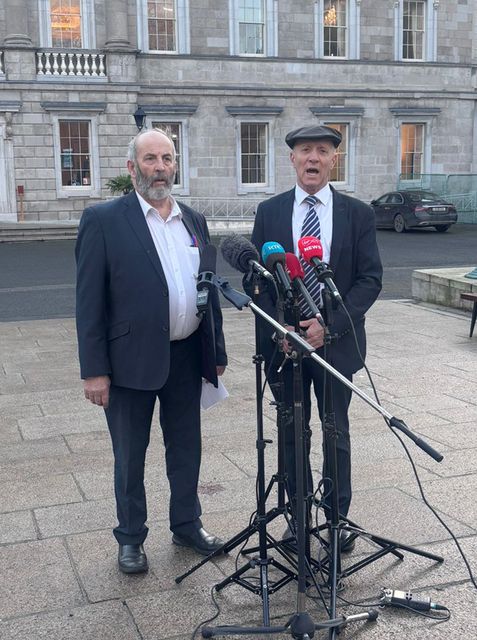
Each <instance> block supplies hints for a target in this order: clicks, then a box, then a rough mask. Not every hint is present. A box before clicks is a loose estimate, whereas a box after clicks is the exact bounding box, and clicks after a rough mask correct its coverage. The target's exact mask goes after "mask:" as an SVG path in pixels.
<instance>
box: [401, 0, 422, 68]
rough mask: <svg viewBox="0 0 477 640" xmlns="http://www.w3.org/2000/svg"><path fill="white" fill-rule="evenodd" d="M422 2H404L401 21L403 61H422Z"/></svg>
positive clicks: (413, 0) (411, 0) (417, 0)
mask: <svg viewBox="0 0 477 640" xmlns="http://www.w3.org/2000/svg"><path fill="white" fill-rule="evenodd" d="M425 8H426V7H425V2H424V0H404V3H403V19H402V57H403V60H424V38H425V18H424V12H425Z"/></svg>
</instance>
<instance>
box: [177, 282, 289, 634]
mask: <svg viewBox="0 0 477 640" xmlns="http://www.w3.org/2000/svg"><path fill="white" fill-rule="evenodd" d="M249 277H251V278H252V290H253V297H254V299H257V298H258V296H259V294H260V286H261V282H262V278H261V277H260V276H259V275H258V274H256V273H255V272H251V273H250V274H249ZM212 282H213V283H214V285H215V286H217V287H218V288H219V290H220V291H221V292H222V294H223V295H224V297H225V298H226V299H227V300H229V301H230V302H232V304H234V305H235V306H236V308H238V309H241V308H242V307H243V306H244V305H247V304H248V303H249V302H250V298H249V297H248V296H245V295H243V294H241V293H239V292H238V291H236V290H235V289H232V288H231V287H230V286H229V283H228V282H227V281H226V280H223V279H222V278H219V277H218V276H214V277H213V278H212ZM250 304H252V303H251V302H250ZM259 334H260V327H259V322H258V316H256V317H255V350H256V353H255V355H254V356H253V358H252V361H253V363H254V365H255V392H256V420H257V439H256V449H257V510H256V515H255V517H254V519H253V522H252V523H251V524H250V525H248V526H247V527H246V528H245V529H243V530H242V531H240V532H239V533H238V534H236V535H235V536H233V537H232V538H231V539H230V540H229V541H227V542H226V543H225V544H224V545H223V546H222V547H221V548H220V549H218V550H217V551H215V552H213V553H212V554H210V555H209V556H207V557H206V558H204V559H203V560H201V561H200V562H198V563H197V564H196V565H194V566H193V567H192V568H191V569H189V570H188V571H187V572H185V573H184V574H182V575H181V576H178V577H177V578H176V579H175V581H176V583H180V582H182V580H184V578H186V577H188V576H189V575H191V574H192V573H193V572H194V571H196V570H197V569H199V568H200V567H202V566H203V565H204V564H206V563H207V562H208V561H209V560H211V559H212V558H214V557H215V556H217V555H219V554H221V553H229V552H230V551H231V550H232V549H234V548H235V547H237V546H239V545H241V544H242V543H243V542H246V541H247V540H248V539H249V538H250V537H251V536H252V535H254V534H255V533H257V532H258V540H259V544H258V548H257V549H253V551H254V552H255V551H258V552H259V556H258V557H252V558H250V559H249V560H248V562H247V563H246V564H245V565H243V566H242V567H240V568H239V569H237V571H235V572H234V573H232V574H231V575H230V576H228V577H227V578H225V579H224V580H223V581H222V582H220V583H219V584H217V585H215V590H216V591H220V590H222V589H223V588H224V587H226V586H227V585H228V584H230V583H234V582H235V583H236V584H239V585H240V586H242V587H244V588H245V589H247V590H249V591H252V592H253V593H255V594H259V595H260V596H261V599H262V614H263V615H262V617H263V624H264V628H268V627H269V626H270V604H269V596H270V594H272V593H275V592H276V591H278V590H279V589H281V587H283V586H285V585H286V584H288V583H289V582H291V581H292V580H296V579H297V575H296V573H295V571H293V570H291V569H289V568H287V567H285V566H284V565H282V564H281V563H279V562H277V561H276V560H275V559H274V558H272V557H269V556H268V553H267V551H268V549H269V548H270V547H272V548H276V549H277V551H278V552H279V553H280V554H281V555H282V556H283V557H285V559H287V560H291V558H289V556H288V555H287V554H286V553H284V552H283V551H282V550H281V549H280V548H279V546H278V542H277V541H276V540H274V539H273V538H272V537H271V536H270V535H269V534H267V528H266V527H267V524H268V523H269V522H271V521H272V520H273V519H274V518H276V517H277V516H278V515H283V514H284V513H285V497H284V496H285V489H284V482H285V480H284V473H283V467H284V464H283V463H281V469H279V474H278V477H277V476H275V477H274V478H272V480H271V482H270V483H269V486H268V488H267V489H265V448H266V446H267V444H270V443H271V442H272V441H271V440H266V439H265V438H264V433H263V404H262V363H263V360H264V359H263V356H262V355H261V354H260V353H258V350H259V345H260V340H259ZM281 437H282V436H281V434H280V432H279V439H280V438H281ZM279 449H280V446H279ZM279 465H280V459H279ZM275 481H278V496H279V505H278V508H276V509H273V510H271V511H269V512H268V513H267V511H266V501H267V498H268V495H269V494H270V492H271V489H272V486H273V484H274V483H275ZM268 542H270V545H269V544H268ZM269 566H273V567H275V568H277V569H278V570H279V571H280V572H281V573H282V574H283V576H282V577H280V578H277V579H275V580H274V581H273V582H270V581H269V575H268V568H269ZM257 567H258V568H259V572H260V581H259V586H258V585H257V582H256V580H255V581H250V580H247V579H246V577H245V573H246V572H247V571H248V570H249V569H256V568H257ZM252 580H253V579H252ZM230 629H232V627H229V628H228V630H229V633H232V631H230ZM209 633H210V634H211V635H219V634H217V633H215V632H213V631H212V630H211V629H209ZM211 635H209V636H204V637H211Z"/></svg>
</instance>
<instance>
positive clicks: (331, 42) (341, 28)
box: [323, 0, 348, 58]
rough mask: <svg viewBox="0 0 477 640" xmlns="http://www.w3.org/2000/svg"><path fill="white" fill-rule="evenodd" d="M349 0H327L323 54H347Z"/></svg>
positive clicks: (327, 55) (339, 56)
mask: <svg viewBox="0 0 477 640" xmlns="http://www.w3.org/2000/svg"><path fill="white" fill-rule="evenodd" d="M346 14H347V0H325V1H324V11H323V55H324V57H325V58H331V57H338V58H345V57H346V56H347V50H346V49H347V41H348V36H347V15H346Z"/></svg>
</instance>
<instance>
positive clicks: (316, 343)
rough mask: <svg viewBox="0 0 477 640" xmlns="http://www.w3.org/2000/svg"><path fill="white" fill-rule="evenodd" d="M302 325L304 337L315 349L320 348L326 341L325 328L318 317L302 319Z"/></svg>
mask: <svg viewBox="0 0 477 640" xmlns="http://www.w3.org/2000/svg"><path fill="white" fill-rule="evenodd" d="M300 327H301V328H302V329H304V331H305V335H304V338H305V340H306V341H307V342H308V344H310V345H311V346H312V347H313V348H314V349H319V348H320V347H322V346H323V343H324V341H325V330H324V329H323V327H322V326H321V324H320V323H319V322H318V320H317V319H316V318H312V319H311V320H301V321H300Z"/></svg>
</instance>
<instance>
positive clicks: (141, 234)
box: [124, 191, 167, 287]
mask: <svg viewBox="0 0 477 640" xmlns="http://www.w3.org/2000/svg"><path fill="white" fill-rule="evenodd" d="M124 215H125V216H126V218H127V220H128V222H129V224H130V225H131V228H132V230H133V231H134V233H135V234H136V236H137V237H138V239H139V242H140V243H141V244H142V246H143V247H144V251H145V252H146V253H147V255H148V257H149V259H150V260H151V262H152V264H153V267H154V269H155V270H156V272H157V275H158V276H159V278H160V280H161V282H162V283H163V284H164V285H165V286H166V287H167V281H166V277H165V275H164V271H163V269H162V265H161V261H160V260H159V256H158V255H157V250H156V247H155V245H154V240H153V239H152V236H151V232H150V231H149V227H148V226H147V222H146V218H145V217H144V213H143V210H142V209H141V205H140V204H139V200H138V199H137V196H136V192H135V191H132V192H131V193H130V194H129V195H128V196H126V199H125V200H124Z"/></svg>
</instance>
